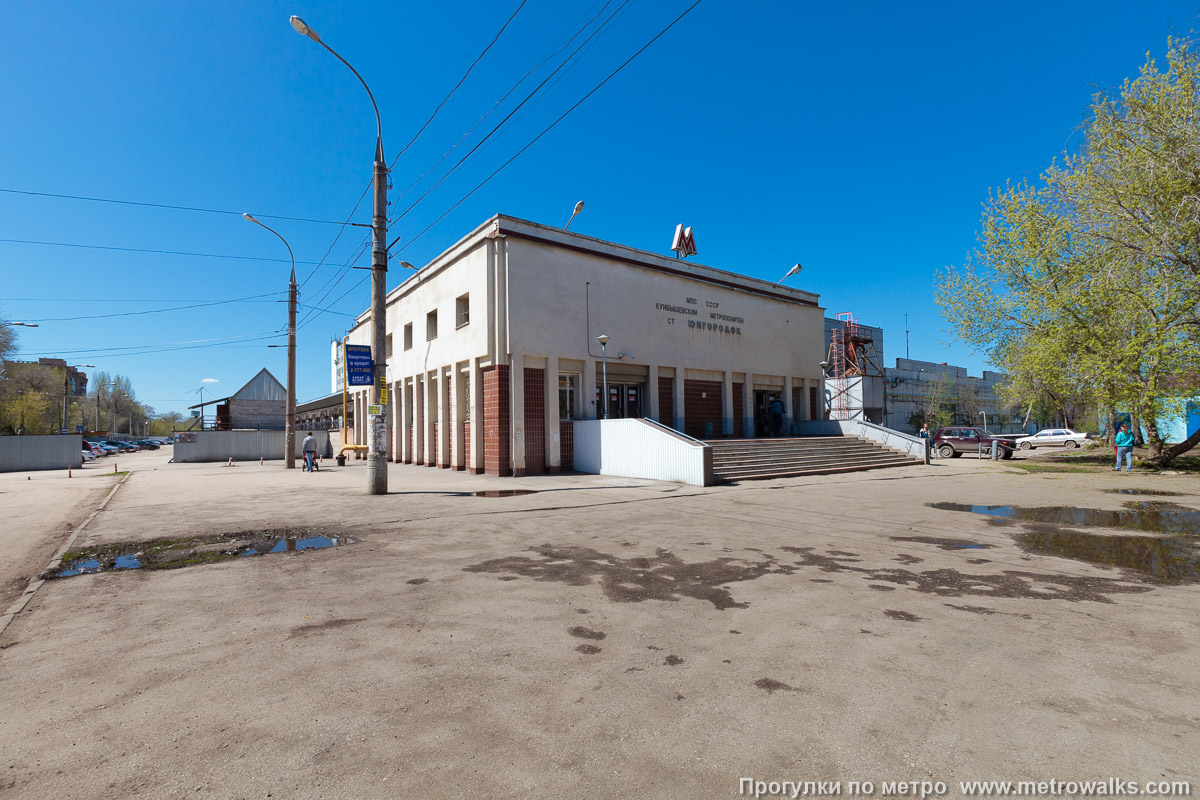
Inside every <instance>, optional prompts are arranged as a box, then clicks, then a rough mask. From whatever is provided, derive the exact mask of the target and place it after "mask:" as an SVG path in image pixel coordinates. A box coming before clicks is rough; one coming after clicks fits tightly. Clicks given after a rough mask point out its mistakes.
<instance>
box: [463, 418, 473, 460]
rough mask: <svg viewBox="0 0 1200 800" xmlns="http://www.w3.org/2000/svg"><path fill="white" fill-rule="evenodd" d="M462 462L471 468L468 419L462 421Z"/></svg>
mask: <svg viewBox="0 0 1200 800" xmlns="http://www.w3.org/2000/svg"><path fill="white" fill-rule="evenodd" d="M463 463H464V464H466V465H467V467H466V468H467V469H470V468H471V423H470V421H469V420H468V421H467V422H464V423H463Z"/></svg>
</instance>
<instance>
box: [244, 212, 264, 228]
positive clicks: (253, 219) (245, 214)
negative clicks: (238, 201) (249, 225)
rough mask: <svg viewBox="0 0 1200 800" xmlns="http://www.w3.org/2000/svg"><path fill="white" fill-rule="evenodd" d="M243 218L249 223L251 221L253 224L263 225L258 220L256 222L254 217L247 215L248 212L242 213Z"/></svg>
mask: <svg viewBox="0 0 1200 800" xmlns="http://www.w3.org/2000/svg"><path fill="white" fill-rule="evenodd" d="M242 216H243V217H245V218H246V220H247V221H249V222H253V223H254V224H255V225H260V224H262V223H260V222H259V221H258V220H256V219H255V218H254V217H253V216H251V215H250V214H247V213H246V212H244V211H243V212H242Z"/></svg>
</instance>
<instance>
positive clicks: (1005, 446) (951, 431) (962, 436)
mask: <svg viewBox="0 0 1200 800" xmlns="http://www.w3.org/2000/svg"><path fill="white" fill-rule="evenodd" d="M992 442H996V443H997V445H996V446H997V447H999V448H1000V457H1001V458H1005V459H1008V458H1012V457H1013V443H1012V439H1011V438H1005V437H1003V436H997V435H995V434H991V433H988V432H987V431H985V430H982V429H980V428H970V427H966V426H959V425H954V426H951V427H949V428H939V429H938V431H937V433H935V434H934V435H933V449H934V451H935V452H936V453H937V454H938V455H939V456H941V457H942V458H958V457H959V456H961V455H962V454H963V453H978V452H980V448H981V447H982V450H983V452H984V454H985V455H986V454H988V453H990V452H991V449H992Z"/></svg>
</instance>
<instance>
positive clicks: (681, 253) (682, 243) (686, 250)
mask: <svg viewBox="0 0 1200 800" xmlns="http://www.w3.org/2000/svg"><path fill="white" fill-rule="evenodd" d="M671 249H672V250H674V251H675V257H676V258H687V257H688V256H694V255H696V240H695V238H693V236H692V229H691V228H690V227H688V228H685V227H683V223H682V222H681V223H679V224H678V225H676V226H675V240H674V241H673V242H672V243H671Z"/></svg>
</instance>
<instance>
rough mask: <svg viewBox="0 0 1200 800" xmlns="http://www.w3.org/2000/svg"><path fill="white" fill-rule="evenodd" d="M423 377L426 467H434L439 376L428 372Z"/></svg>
mask: <svg viewBox="0 0 1200 800" xmlns="http://www.w3.org/2000/svg"><path fill="white" fill-rule="evenodd" d="M422 377H424V378H425V391H424V392H422V393H421V396H422V397H424V399H425V431H424V433H425V466H427V467H432V466H434V465H436V464H437V443H436V442H435V441H434V440H435V439H436V438H437V421H438V410H437V390H438V389H437V376H436V375H434V374H433V373H432V372H426V373H425V374H424V375H423V376H422Z"/></svg>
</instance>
